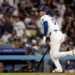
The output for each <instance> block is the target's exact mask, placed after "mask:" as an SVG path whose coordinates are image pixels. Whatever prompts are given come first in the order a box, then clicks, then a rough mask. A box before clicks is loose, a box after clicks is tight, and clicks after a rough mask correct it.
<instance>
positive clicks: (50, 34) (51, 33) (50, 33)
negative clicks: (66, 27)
mask: <svg viewBox="0 0 75 75" xmlns="http://www.w3.org/2000/svg"><path fill="white" fill-rule="evenodd" d="M53 31H54V32H56V31H58V30H53ZM51 34H52V32H50V33H49V35H51Z"/></svg>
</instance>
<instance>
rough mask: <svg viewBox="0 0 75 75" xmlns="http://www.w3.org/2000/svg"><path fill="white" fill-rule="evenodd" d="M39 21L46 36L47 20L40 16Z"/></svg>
mask: <svg viewBox="0 0 75 75" xmlns="http://www.w3.org/2000/svg"><path fill="white" fill-rule="evenodd" d="M41 22H42V24H43V28H44V36H47V32H48V21H47V20H46V18H45V17H42V18H41Z"/></svg>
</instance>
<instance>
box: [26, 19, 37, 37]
mask: <svg viewBox="0 0 75 75" xmlns="http://www.w3.org/2000/svg"><path fill="white" fill-rule="evenodd" d="M27 30H28V31H29V32H30V33H31V36H36V34H37V25H36V22H35V19H34V18H32V19H31V21H30V22H29V23H28V24H27Z"/></svg>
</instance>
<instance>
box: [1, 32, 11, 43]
mask: <svg viewBox="0 0 75 75" xmlns="http://www.w3.org/2000/svg"><path fill="white" fill-rule="evenodd" d="M11 36H12V34H10V33H9V32H8V31H5V32H4V34H3V36H2V40H3V41H4V42H5V43H8V39H9V38H10V37H11Z"/></svg>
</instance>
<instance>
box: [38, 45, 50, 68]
mask: <svg viewBox="0 0 75 75" xmlns="http://www.w3.org/2000/svg"><path fill="white" fill-rule="evenodd" d="M48 51H50V46H49V47H48V48H47V50H46V52H45V53H44V54H43V56H42V58H41V60H40V62H39V63H38V65H37V67H39V66H40V64H41V63H42V61H43V59H44V57H45V55H46V53H47V52H48Z"/></svg>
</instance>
